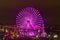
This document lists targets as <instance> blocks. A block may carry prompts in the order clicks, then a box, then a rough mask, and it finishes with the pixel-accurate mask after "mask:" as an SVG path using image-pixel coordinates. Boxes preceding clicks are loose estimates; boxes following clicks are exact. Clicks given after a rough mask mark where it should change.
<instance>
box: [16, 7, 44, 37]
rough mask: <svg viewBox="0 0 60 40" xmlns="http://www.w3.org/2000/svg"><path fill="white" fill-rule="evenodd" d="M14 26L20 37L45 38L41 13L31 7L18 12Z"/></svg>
mask: <svg viewBox="0 0 60 40" xmlns="http://www.w3.org/2000/svg"><path fill="white" fill-rule="evenodd" d="M16 25H17V28H18V32H19V35H21V37H36V35H37V36H38V37H45V34H44V33H45V31H44V20H43V18H42V16H41V13H40V12H39V11H38V10H36V9H35V8H33V7H26V8H23V9H21V10H19V13H18V15H17V17H16Z"/></svg>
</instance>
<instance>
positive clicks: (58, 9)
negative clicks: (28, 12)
mask: <svg viewBox="0 0 60 40" xmlns="http://www.w3.org/2000/svg"><path fill="white" fill-rule="evenodd" d="M29 6H32V7H35V8H36V9H38V10H39V11H40V12H41V13H42V16H43V18H44V20H45V23H46V24H49V25H60V1H58V0H56V1H55V0H42V1H39V0H33V1H32V0H0V24H3V25H5V24H10V25H11V24H15V18H16V15H17V14H18V11H19V9H22V8H24V7H29Z"/></svg>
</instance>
